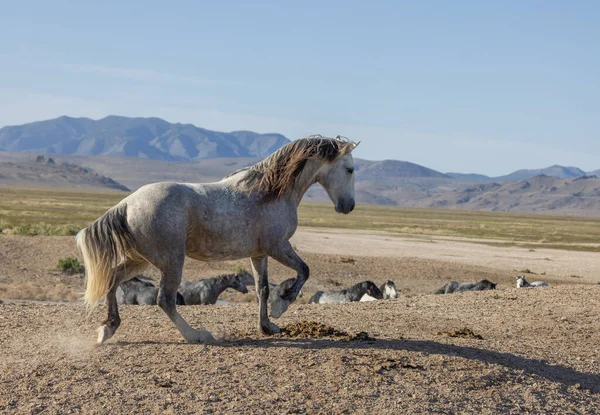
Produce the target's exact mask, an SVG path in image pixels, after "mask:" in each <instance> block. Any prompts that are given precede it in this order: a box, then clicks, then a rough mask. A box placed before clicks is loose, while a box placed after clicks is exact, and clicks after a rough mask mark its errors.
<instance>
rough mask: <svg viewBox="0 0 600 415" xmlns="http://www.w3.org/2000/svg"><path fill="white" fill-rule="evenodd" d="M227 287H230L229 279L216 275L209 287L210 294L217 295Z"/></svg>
mask: <svg viewBox="0 0 600 415" xmlns="http://www.w3.org/2000/svg"><path fill="white" fill-rule="evenodd" d="M229 287H231V280H230V279H229V278H224V277H217V278H216V279H215V280H214V284H213V286H212V288H211V294H213V295H216V296H217V297H218V296H219V295H220V294H221V293H222V292H223V291H225V290H226V289H227V288H229Z"/></svg>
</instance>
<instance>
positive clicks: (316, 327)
mask: <svg viewBox="0 0 600 415" xmlns="http://www.w3.org/2000/svg"><path fill="white" fill-rule="evenodd" d="M281 333H282V335H283V336H289V337H297V338H304V339H306V338H319V337H346V338H348V337H350V335H349V334H348V333H346V332H345V331H341V330H337V329H335V328H333V327H330V326H328V325H326V324H323V323H317V322H316V321H306V320H305V321H299V322H296V323H290V324H287V325H285V326H283V327H281Z"/></svg>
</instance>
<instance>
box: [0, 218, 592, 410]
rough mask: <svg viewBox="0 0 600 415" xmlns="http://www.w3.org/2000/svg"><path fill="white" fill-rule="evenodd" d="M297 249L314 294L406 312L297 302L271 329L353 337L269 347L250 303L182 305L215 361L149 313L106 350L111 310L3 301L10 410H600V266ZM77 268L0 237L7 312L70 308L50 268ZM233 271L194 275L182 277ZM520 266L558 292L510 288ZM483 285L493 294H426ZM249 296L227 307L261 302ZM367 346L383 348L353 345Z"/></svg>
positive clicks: (2, 345) (77, 280)
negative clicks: (355, 296)
mask: <svg viewBox="0 0 600 415" xmlns="http://www.w3.org/2000/svg"><path fill="white" fill-rule="evenodd" d="M293 243H294V244H295V245H296V246H297V248H298V250H299V251H300V254H301V256H302V257H303V258H305V259H306V261H307V262H308V263H309V265H310V266H311V271H312V274H311V279H310V280H309V282H308V283H307V285H306V286H305V290H304V291H305V293H306V294H307V296H309V295H311V294H312V292H314V291H315V290H317V289H335V288H338V285H339V284H342V286H349V285H352V284H353V283H355V282H358V281H362V280H365V279H371V280H373V281H374V282H376V283H378V284H380V283H382V282H383V281H385V280H387V279H392V280H394V281H395V282H396V284H397V286H398V288H400V290H401V292H400V297H399V298H398V299H397V300H388V301H379V302H374V303H352V304H341V305H308V304H301V302H302V301H299V302H298V303H297V304H294V305H292V306H291V307H290V309H289V311H288V312H287V313H286V314H284V316H283V317H282V318H281V319H279V320H278V321H277V323H278V324H279V325H281V326H286V325H291V324H294V323H299V322H305V325H306V326H307V327H310V323H306V322H311V321H312V322H317V323H321V324H323V325H326V326H328V327H331V328H334V329H336V330H338V331H343V332H346V333H347V334H348V335H347V336H322V333H320V332H318V331H311V332H310V333H312V335H311V336H309V337H308V338H305V336H304V335H302V334H303V333H299V334H300V336H299V337H294V336H290V335H284V336H276V337H271V338H266V337H262V336H260V335H259V334H258V331H257V330H256V319H257V313H256V312H257V310H256V305H255V304H248V303H240V304H231V305H223V306H188V307H182V308H181V312H182V314H183V315H184V317H185V318H186V319H188V321H189V322H190V323H191V324H192V325H193V326H195V327H205V328H207V329H209V330H211V331H214V332H220V333H228V334H233V335H234V338H235V340H232V341H229V342H223V343H221V344H219V345H212V346H204V345H187V344H184V343H183V341H182V339H181V337H180V335H179V333H178V332H177V330H176V329H175V327H174V326H173V325H172V323H171V322H170V321H169V320H168V318H167V317H166V316H165V315H164V314H163V313H162V311H160V310H159V309H158V308H157V307H146V306H125V307H121V317H122V320H123V323H122V325H121V327H120V329H119V331H118V332H117V334H116V335H115V337H114V338H113V339H111V340H110V341H109V342H107V343H106V344H105V345H103V346H100V347H96V346H95V345H94V340H95V329H96V327H97V326H98V325H99V323H100V322H101V321H102V320H103V319H104V318H105V313H106V310H105V308H104V307H103V306H100V307H98V308H97V309H96V310H94V311H93V313H92V314H91V315H90V316H86V311H85V308H84V306H83V305H81V304H78V303H70V304H30V303H25V304H14V303H11V302H10V301H5V302H4V303H3V304H0V334H1V335H0V350H1V351H2V353H1V355H0V413H156V412H162V413H167V414H168V413H174V414H175V413H176V414H182V413H183V414H186V413H189V414H193V413H333V414H337V413H365V414H366V413H476V414H486V413H490V414H491V413H600V404H599V403H598V402H599V401H600V399H599V398H600V319H599V315H598V310H600V286H599V285H596V282H597V280H600V278H599V277H600V273H598V267H599V261H598V258H600V257H599V256H598V255H599V254H589V253H580V252H566V251H556V250H538V249H536V250H535V251H533V252H531V251H529V250H528V249H524V248H498V247H490V246H486V245H480V244H474V243H472V241H461V240H450V239H444V238H422V239H419V238H407V237H397V236H394V235H388V234H380V233H369V232H346V231H338V230H336V231H331V230H320V229H316V230H314V229H301V230H300V231H299V232H298V234H297V235H296V236H295V237H294V240H293ZM68 255H77V252H76V250H75V247H74V244H73V238H69V237H66V238H63V237H56V238H54V237H39V238H38V237H0V298H3V299H5V300H6V299H7V298H33V299H35V298H36V296H37V299H39V300H52V299H63V300H65V299H77V298H78V297H79V296H80V293H81V290H82V287H83V280H82V278H81V277H80V276H78V275H73V276H70V275H65V274H62V273H59V272H57V271H56V269H55V267H56V262H57V261H58V259H59V258H62V257H65V256H68ZM545 258H548V259H545ZM241 263H243V264H244V265H246V263H245V262H241ZM235 264H236V263H215V264H202V263H199V262H197V261H190V262H189V263H187V264H186V269H185V278H186V279H198V278H203V277H208V276H212V275H215V274H216V273H219V272H226V271H229V270H230V269H231V267H232V266H234V265H235ZM523 268H529V269H530V270H531V271H533V272H536V273H538V274H541V273H545V275H543V276H540V275H531V279H532V280H534V279H543V280H546V281H549V282H550V283H551V284H552V287H550V288H539V289H516V288H513V287H514V275H515V274H516V273H517V272H518V271H520V270H522V269H523ZM270 272H271V276H272V279H273V280H275V281H280V280H282V279H284V278H287V277H289V276H291V275H292V274H291V273H290V272H289V271H287V270H285V269H284V268H283V267H280V266H278V265H276V264H273V265H272V266H271V268H270ZM150 275H151V276H156V274H155V273H153V272H151V273H150ZM572 275H575V276H577V277H573V276H572ZM482 278H488V279H490V280H492V281H494V282H498V283H499V286H498V289H497V290H495V291H488V292H471V293H462V294H452V295H432V294H429V292H431V290H433V289H434V288H437V287H438V286H440V285H442V284H443V283H445V282H446V281H448V280H450V279H452V280H458V281H476V280H479V279H482ZM27 290H29V291H27ZM240 296H241V295H239V294H234V293H226V295H225V298H226V299H230V300H234V301H244V300H246V301H248V300H251V299H252V298H253V297H252V295H248V296H246V297H240ZM304 300H306V297H305V298H304ZM465 329H467V330H465ZM359 332H366V333H367V334H368V336H369V337H372V338H374V339H375V340H350V338H351V337H352V336H353V335H355V334H357V333H359ZM460 333H463V334H462V335H461V334H460ZM471 333H472V334H474V335H471ZM295 334H298V333H295ZM304 334H306V333H304ZM455 335H458V337H452V336H455ZM478 336H480V337H481V338H477V337H478ZM363 338H366V337H363Z"/></svg>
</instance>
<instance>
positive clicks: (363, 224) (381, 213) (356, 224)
mask: <svg viewBox="0 0 600 415" xmlns="http://www.w3.org/2000/svg"><path fill="white" fill-rule="evenodd" d="M299 219H300V225H302V226H316V227H321V226H324V227H333V228H346V229H365V230H375V231H388V232H396V233H402V234H408V235H415V236H417V235H435V236H452V237H466V238H476V239H492V240H497V241H498V242H497V243H519V244H521V243H526V244H527V245H526V247H527V248H531V249H533V248H535V247H538V246H540V245H541V246H544V247H547V248H558V249H576V250H581V251H600V218H591V217H577V216H550V215H545V214H544V215H540V214H537V215H536V214H518V213H500V212H480V211H477V212H476V211H463V210H444V209H425V208H402V207H397V206H370V205H359V206H357V208H356V209H355V210H354V212H352V213H351V214H350V215H339V214H336V213H335V212H334V210H333V207H332V206H331V205H330V204H321V203H303V204H302V205H301V206H300V218H299ZM489 243H490V244H493V243H494V242H489ZM587 244H591V245H587Z"/></svg>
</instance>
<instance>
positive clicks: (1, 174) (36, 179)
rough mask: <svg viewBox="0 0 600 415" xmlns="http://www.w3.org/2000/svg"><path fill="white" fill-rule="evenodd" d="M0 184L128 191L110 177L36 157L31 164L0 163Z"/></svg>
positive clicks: (87, 169) (50, 159)
mask: <svg viewBox="0 0 600 415" xmlns="http://www.w3.org/2000/svg"><path fill="white" fill-rule="evenodd" d="M0 184H2V185H8V186H20V187H57V188H67V187H68V188H103V189H112V190H121V191H129V189H128V188H127V187H125V186H123V185H122V184H120V183H118V182H116V181H114V180H113V179H111V178H110V177H106V176H102V175H100V174H98V173H96V172H95V171H93V170H92V169H90V168H87V167H81V166H78V165H76V164H72V163H56V162H55V161H54V159H53V158H48V159H46V158H45V157H43V156H38V157H37V158H36V160H35V161H26V162H20V163H12V162H0Z"/></svg>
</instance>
